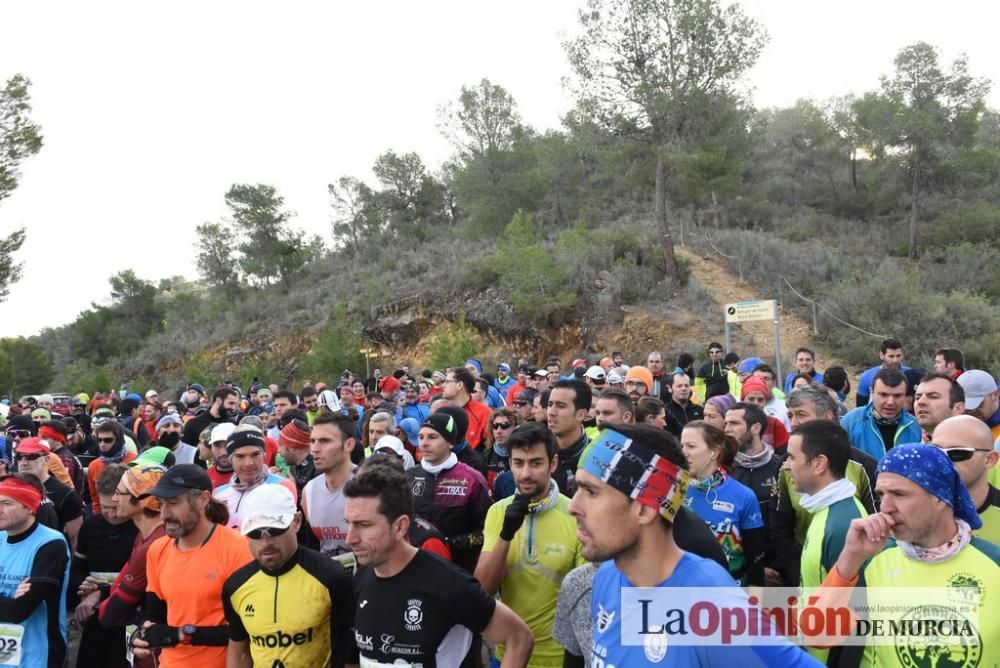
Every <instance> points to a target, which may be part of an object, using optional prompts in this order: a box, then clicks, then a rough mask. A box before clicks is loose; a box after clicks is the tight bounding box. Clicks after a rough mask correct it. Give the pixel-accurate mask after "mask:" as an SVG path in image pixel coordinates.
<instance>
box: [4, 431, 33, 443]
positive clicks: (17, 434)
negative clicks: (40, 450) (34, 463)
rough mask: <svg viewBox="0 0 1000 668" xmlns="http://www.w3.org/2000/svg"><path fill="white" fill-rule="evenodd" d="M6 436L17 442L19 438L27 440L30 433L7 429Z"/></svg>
mask: <svg viewBox="0 0 1000 668" xmlns="http://www.w3.org/2000/svg"><path fill="white" fill-rule="evenodd" d="M7 436H9V437H10V438H11V439H13V440H17V439H19V438H28V437H29V436H31V432H30V431H28V430H27V429H8V430H7Z"/></svg>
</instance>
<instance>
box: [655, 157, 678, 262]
mask: <svg viewBox="0 0 1000 668" xmlns="http://www.w3.org/2000/svg"><path fill="white" fill-rule="evenodd" d="M653 215H654V218H655V220H656V225H657V226H658V227H659V228H660V245H661V246H662V248H663V270H664V271H665V272H666V273H667V276H670V277H671V278H679V277H680V272H678V271H677V258H676V257H675V256H674V238H673V236H672V235H671V234H670V225H669V224H668V222H667V164H666V162H664V160H663V156H662V155H657V156H656V209H655V212H654V214H653Z"/></svg>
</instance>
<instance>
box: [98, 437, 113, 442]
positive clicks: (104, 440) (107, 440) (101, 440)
mask: <svg viewBox="0 0 1000 668" xmlns="http://www.w3.org/2000/svg"><path fill="white" fill-rule="evenodd" d="M115 440H117V439H115V438H114V437H111V438H99V439H97V442H98V443H114V442H115Z"/></svg>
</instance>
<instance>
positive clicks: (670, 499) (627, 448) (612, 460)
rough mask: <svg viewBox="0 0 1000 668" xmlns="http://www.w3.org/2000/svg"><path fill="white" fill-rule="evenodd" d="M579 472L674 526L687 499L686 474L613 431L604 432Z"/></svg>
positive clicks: (669, 462) (606, 430)
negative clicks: (647, 507) (595, 479)
mask: <svg viewBox="0 0 1000 668" xmlns="http://www.w3.org/2000/svg"><path fill="white" fill-rule="evenodd" d="M580 469H581V470H583V471H586V472H587V473H589V474H591V475H593V476H595V477H597V478H599V479H600V480H602V481H603V482H606V483H607V484H609V485H611V486H612V487H614V488H615V489H617V490H618V491H619V492H621V493H622V494H624V495H625V496H627V497H628V498H630V499H633V500H635V501H638V502H639V503H641V504H643V505H645V506H649V507H650V508H653V509H654V510H656V511H657V512H658V513H660V516H661V517H663V518H664V519H666V520H668V521H670V522H673V521H674V518H675V517H676V516H677V512H678V511H679V510H680V508H681V506H682V505H684V498H685V496H687V488H688V479H689V476H688V472H687V471H686V470H684V469H682V468H680V467H679V466H677V465H676V464H674V463H673V462H672V461H670V460H669V459H665V458H663V457H661V456H660V455H658V454H656V453H655V452H653V451H651V450H649V449H647V448H644V447H642V446H641V445H639V444H638V443H635V442H634V441H633V440H632V439H630V438H627V437H626V436H625V435H623V434H620V433H618V432H617V431H615V430H614V429H605V430H604V431H603V432H601V436H600V437H599V438H598V439H597V440H596V441H595V442H594V444H593V446H592V447H591V449H590V452H588V453H587V456H586V459H585V460H584V462H583V463H582V464H581V466H580Z"/></svg>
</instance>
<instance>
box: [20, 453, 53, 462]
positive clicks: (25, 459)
mask: <svg viewBox="0 0 1000 668" xmlns="http://www.w3.org/2000/svg"><path fill="white" fill-rule="evenodd" d="M42 457H48V455H46V454H45V453H44V452H32V453H31V454H30V455H14V461H16V462H22V461H23V462H33V461H35V460H37V459H41V458H42Z"/></svg>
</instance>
